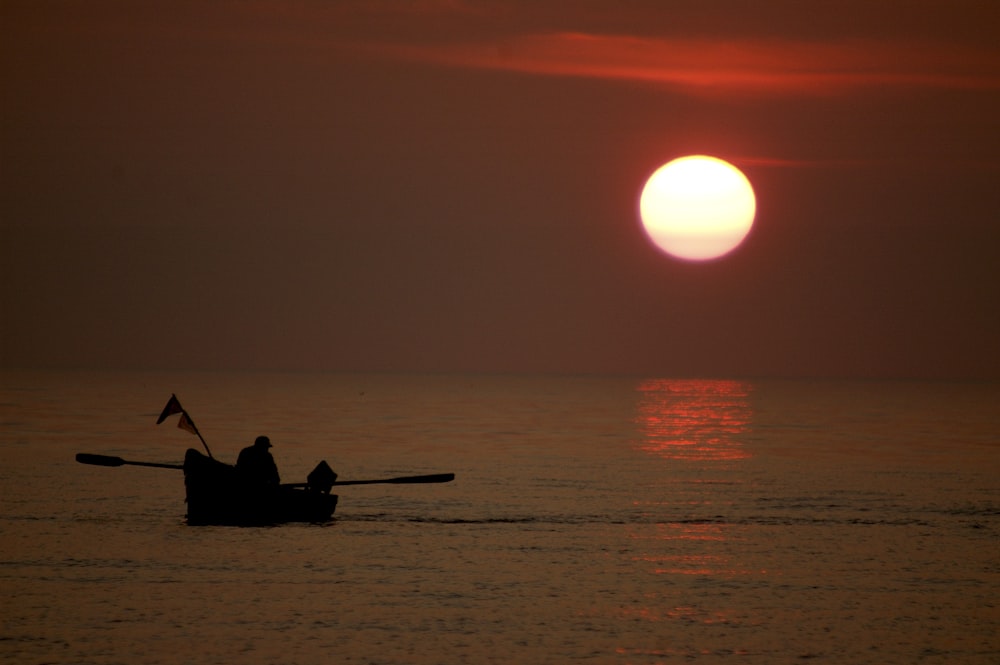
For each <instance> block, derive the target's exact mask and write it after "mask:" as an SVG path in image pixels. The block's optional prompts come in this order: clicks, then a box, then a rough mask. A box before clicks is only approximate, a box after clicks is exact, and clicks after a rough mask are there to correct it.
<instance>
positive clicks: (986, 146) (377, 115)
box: [0, 0, 1000, 379]
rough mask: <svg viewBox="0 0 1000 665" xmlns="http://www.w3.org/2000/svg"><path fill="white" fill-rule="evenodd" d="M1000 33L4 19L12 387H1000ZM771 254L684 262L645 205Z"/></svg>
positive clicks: (819, 9)
mask: <svg viewBox="0 0 1000 665" xmlns="http://www.w3.org/2000/svg"><path fill="white" fill-rule="evenodd" d="M998 26H1000V3H995V2H988V1H985V0H984V1H969V0H957V1H955V0H951V1H949V2H944V1H935V2H928V1H923V0H911V1H910V2H905V3H900V2H896V1H882V0H857V1H855V0H836V1H830V2H826V1H822V0H814V1H810V2H800V1H798V0H782V1H768V0H760V1H759V2H745V1H744V0H730V1H726V0H716V1H712V0H691V1H685V2H681V1H674V2H671V1H670V0H635V1H621V0H615V1H610V0H608V1H605V2H597V1H591V2H586V1H580V0H561V1H551V2H538V1H537V0H522V1H515V2H463V1H461V0H452V1H446V0H437V1H436V0H412V1H405V0H399V1H390V0H382V1H377V0H376V1H371V0H358V1H357V2H320V1H318V0H317V1H306V0H303V1H294V0H293V1H287V2H279V1H276V0H262V1H257V2H255V1H252V0H245V1H231V2H210V3H204V2H169V3H156V2H107V1H104V0H88V1H87V2H37V1H35V0H30V1H24V2H20V1H17V2H13V1H8V0H2V1H0V54H2V56H0V58H2V60H0V65H2V70H0V71H2V84H3V100H2V114H3V115H2V130H0V131H2V134H0V149H2V155H0V169H2V171H0V173H2V183H0V212H2V220H0V253H2V254H0V259H2V264H0V271H2V272H0V277H2V280H0V308H2V309H0V367H88V368H90V367H93V368H119V367H121V368H132V367H136V368H146V367H148V368H177V369H242V368H248V369H289V370H324V371H337V370H345V371H355V370H379V371H425V370H429V371H516V372H573V373H608V372H613V373H628V374H641V375H647V376H676V377H690V376H725V377H768V376H852V377H907V378H908V377H948V378H959V377H966V378H968V377H972V378H994V379H996V378H1000V183H998V179H1000V39H998V34H1000V33H998ZM691 153H703V154H710V155H715V156H717V157H721V158H723V159H727V160H729V161H731V162H733V163H734V164H736V165H737V166H739V167H740V168H741V169H742V170H743V171H744V172H745V173H746V174H747V176H748V177H749V178H750V180H751V181H752V182H753V184H754V187H755V189H756V193H757V203H758V214H757V221H756V223H755V226H754V228H753V230H752V231H751V233H750V236H749V237H748V238H747V240H746V242H745V243H744V244H743V245H742V246H741V247H740V248H739V249H737V250H736V252H735V253H733V254H731V255H730V256H728V257H726V258H723V259H720V260H716V261H712V262H708V263H701V264H693V263H685V262H681V261H677V260H675V259H671V258H669V257H667V256H666V255H664V254H663V253H661V252H659V251H657V250H656V249H655V248H653V247H652V246H651V245H650V244H649V242H648V240H647V238H646V236H645V234H644V233H643V232H642V229H641V226H640V223H639V219H638V214H637V208H638V196H639V193H640V191H641V189H642V185H643V183H644V181H645V179H646V178H647V177H648V176H649V175H650V174H651V173H652V172H653V171H654V170H655V169H656V168H657V167H659V166H660V165H661V164H663V163H665V162H667V161H669V160H670V159H673V158H674V157H678V156H681V155H685V154H691Z"/></svg>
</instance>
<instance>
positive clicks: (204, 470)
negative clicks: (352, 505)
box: [184, 448, 337, 526]
mask: <svg viewBox="0 0 1000 665" xmlns="http://www.w3.org/2000/svg"><path fill="white" fill-rule="evenodd" d="M335 479H336V474H334V473H333V472H332V471H331V470H330V468H329V466H327V465H326V463H325V462H320V464H319V465H318V466H317V467H316V469H315V470H314V471H313V472H312V473H310V474H309V480H308V482H306V483H304V484H293V485H261V484H258V483H251V482H248V481H247V480H246V479H245V478H244V477H243V475H242V474H241V473H239V471H237V470H236V467H235V466H233V465H231V464H226V463H224V462H220V461H218V460H216V459H213V458H211V457H208V456H206V455H203V454H202V453H201V452H199V451H197V450H195V449H194V448H189V449H188V451H187V453H185V455H184V488H185V490H186V492H187V521H188V524H192V525H207V524H216V525H232V526H263V525H270V524H282V523H285V522H328V521H329V520H330V519H331V517H332V516H333V511H334V510H336V508H337V495H336V494H331V493H330V487H331V486H332V484H333V482H334V480H335Z"/></svg>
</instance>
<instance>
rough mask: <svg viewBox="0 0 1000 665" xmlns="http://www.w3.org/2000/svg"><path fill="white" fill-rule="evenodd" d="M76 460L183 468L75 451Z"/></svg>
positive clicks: (98, 464)
mask: <svg viewBox="0 0 1000 665" xmlns="http://www.w3.org/2000/svg"><path fill="white" fill-rule="evenodd" d="M76 461H77V462H79V463H80V464H93V465H95V466H123V465H125V464H128V465H131V466H155V467H157V468H160V469H183V468H184V465H183V464H163V463H160V462H130V461H128V460H123V459H122V458H121V457H111V456H110V455H92V454H90V453H77V454H76Z"/></svg>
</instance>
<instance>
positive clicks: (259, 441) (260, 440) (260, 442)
mask: <svg viewBox="0 0 1000 665" xmlns="http://www.w3.org/2000/svg"><path fill="white" fill-rule="evenodd" d="M253 445H255V446H259V447H261V448H270V447H271V439H269V438H267V437H266V436H258V437H257V438H256V439H255V440H254V442H253Z"/></svg>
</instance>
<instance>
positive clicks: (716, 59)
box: [378, 33, 1000, 94]
mask: <svg viewBox="0 0 1000 665" xmlns="http://www.w3.org/2000/svg"><path fill="white" fill-rule="evenodd" d="M378 50H379V51H380V52H382V53H384V54H386V55H390V56H393V57H400V58H405V59H412V60H419V61H425V62H432V63H437V64H441V65H448V66H455V67H470V68H483V69H497V70H508V71H516V72H524V73H530V74H540V75H550V76H578V77H592V78H602V79H620V80H629V81H648V82H651V83H659V84H664V85H669V86H674V87H677V88H682V89H686V90H688V91H694V92H701V93H711V92H714V91H720V92H721V91H725V92H732V91H741V92H747V93H774V94H801V93H806V94H837V93H842V92H846V91H848V90H851V89H854V88H858V87H871V86H904V87H919V88H952V89H972V90H976V89H988V90H994V89H998V88H1000V53H997V52H993V51H984V50H976V49H971V48H965V47H962V46H956V45H950V44H909V43H881V42H879V43H875V42H870V41H849V42H843V43H812V42H770V41H768V42H763V41H739V40H677V39H649V38H640V37H630V36H615V35H590V34H581V33H552V34H538V35H529V36H523V37H518V38H511V39H507V40H504V41H496V42H489V43H478V44H469V43H462V44H435V45H423V46H420V45H417V46H414V45H408V46H402V45H394V46H382V47H378Z"/></svg>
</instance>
